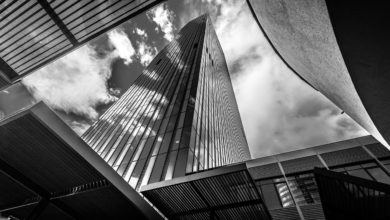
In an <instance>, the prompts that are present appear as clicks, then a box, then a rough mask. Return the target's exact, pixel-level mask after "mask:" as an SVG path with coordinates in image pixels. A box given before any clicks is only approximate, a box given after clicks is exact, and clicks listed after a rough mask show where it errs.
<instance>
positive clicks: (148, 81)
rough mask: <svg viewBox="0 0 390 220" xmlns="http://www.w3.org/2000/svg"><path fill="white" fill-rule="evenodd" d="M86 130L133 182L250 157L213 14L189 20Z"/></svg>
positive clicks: (136, 184)
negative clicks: (116, 99) (120, 95)
mask: <svg viewBox="0 0 390 220" xmlns="http://www.w3.org/2000/svg"><path fill="white" fill-rule="evenodd" d="M82 138H83V139H84V140H85V141H86V142H87V143H88V144H89V145H90V146H91V147H92V148H93V149H94V150H95V151H96V152H97V153H98V154H99V155H100V156H101V157H102V158H104V160H106V161H107V163H108V164H109V165H110V166H112V168H113V169H114V170H116V171H117V172H118V173H119V175H121V176H122V177H123V178H124V179H125V181H127V182H129V184H130V185H131V186H133V187H134V188H136V189H138V188H139V187H140V186H141V185H146V184H149V183H153V182H158V181H163V180H168V179H172V178H176V177H179V176H184V175H186V174H189V173H193V172H199V171H203V170H208V169H211V168H215V167H218V166H223V165H226V164H231V163H236V162H240V161H244V160H248V159H250V154H249V149H248V145H247V142H246V138H245V135H244V131H243V127H242V123H241V119H240V115H239V112H238V108H237V104H236V100H235V96H234V92H233V88H232V84H231V81H230V76H229V72H228V69H227V65H226V61H225V58H224V54H223V52H222V49H221V45H220V43H219V41H218V38H217V36H216V33H215V31H214V28H213V26H212V24H211V21H210V19H209V17H208V16H207V15H203V16H200V17H198V18H196V19H194V20H193V21H191V22H189V23H188V24H187V25H186V26H184V27H183V28H182V30H181V31H180V32H179V33H178V36H177V37H176V39H175V40H173V41H172V42H171V43H170V44H168V45H167V46H166V47H165V48H164V49H163V50H162V51H161V52H160V53H159V54H158V55H157V56H156V57H155V58H154V60H153V61H152V62H151V63H150V64H149V66H148V67H147V68H146V69H145V70H144V71H143V73H142V74H141V75H140V77H139V78H138V79H137V80H136V81H135V82H134V84H133V85H132V86H131V87H130V88H129V89H128V91H126V92H125V93H124V94H123V95H122V97H121V98H120V99H119V100H118V101H117V102H116V103H115V104H113V105H112V106H111V107H110V108H109V109H108V110H107V111H106V112H105V113H104V114H103V115H102V116H101V117H100V119H99V120H98V121H97V122H96V123H95V124H93V125H92V126H91V127H90V128H89V129H88V130H87V131H86V132H85V133H84V134H83V136H82Z"/></svg>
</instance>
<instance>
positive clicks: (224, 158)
mask: <svg viewBox="0 0 390 220" xmlns="http://www.w3.org/2000/svg"><path fill="white" fill-rule="evenodd" d="M207 22H208V24H207V27H206V32H205V40H204V45H203V48H202V51H203V53H202V60H201V66H200V70H199V80H198V86H197V93H196V97H194V98H195V112H194V118H193V128H192V129H193V132H192V134H191V141H190V151H189V154H188V164H187V171H186V172H187V173H192V172H198V171H202V170H206V169H210V168H214V167H218V166H222V165H225V164H230V163H234V162H239V161H243V160H247V159H249V158H250V156H249V150H248V145H247V142H246V139H245V136H244V132H243V128H242V124H241V119H240V116H239V112H238V108H237V104H236V100H235V97H234V93H233V88H232V84H231V80H230V77H229V72H228V69H227V65H226V61H225V58H224V55H223V51H222V48H221V46H220V44H219V41H218V38H217V36H216V33H215V31H214V29H213V27H212V24H211V22H210V21H207Z"/></svg>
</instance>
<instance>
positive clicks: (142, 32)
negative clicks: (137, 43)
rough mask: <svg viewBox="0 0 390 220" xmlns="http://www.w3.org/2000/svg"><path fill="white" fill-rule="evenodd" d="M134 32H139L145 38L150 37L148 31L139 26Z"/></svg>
mask: <svg viewBox="0 0 390 220" xmlns="http://www.w3.org/2000/svg"><path fill="white" fill-rule="evenodd" d="M133 33H135V34H138V35H139V36H140V37H142V38H143V39H145V38H147V37H148V34H147V33H146V31H145V30H142V29H140V28H137V27H136V28H135V29H134V30H133Z"/></svg>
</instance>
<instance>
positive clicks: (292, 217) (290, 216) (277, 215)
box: [269, 207, 301, 220]
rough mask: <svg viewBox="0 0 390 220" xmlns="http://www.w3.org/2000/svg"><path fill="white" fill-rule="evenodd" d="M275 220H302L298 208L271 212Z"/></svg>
mask: <svg viewBox="0 0 390 220" xmlns="http://www.w3.org/2000/svg"><path fill="white" fill-rule="evenodd" d="M269 212H270V214H271V217H272V219H273V220H297V219H301V218H300V217H299V213H298V210H297V208H296V207H288V208H281V209H274V210H270V211H269Z"/></svg>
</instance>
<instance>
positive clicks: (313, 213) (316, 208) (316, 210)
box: [300, 204, 325, 220]
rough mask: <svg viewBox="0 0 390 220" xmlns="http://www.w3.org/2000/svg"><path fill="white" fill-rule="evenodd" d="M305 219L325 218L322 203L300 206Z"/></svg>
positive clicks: (322, 219) (323, 219)
mask: <svg viewBox="0 0 390 220" xmlns="http://www.w3.org/2000/svg"><path fill="white" fill-rule="evenodd" d="M300 208H301V210H302V214H303V216H304V217H305V220H325V216H324V210H322V205H321V204H313V205H304V206H300Z"/></svg>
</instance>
